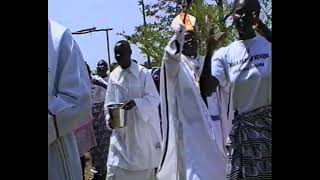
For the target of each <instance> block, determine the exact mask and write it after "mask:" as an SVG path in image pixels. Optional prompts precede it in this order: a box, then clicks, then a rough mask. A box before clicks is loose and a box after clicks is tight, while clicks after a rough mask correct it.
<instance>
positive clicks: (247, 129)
mask: <svg viewBox="0 0 320 180" xmlns="http://www.w3.org/2000/svg"><path fill="white" fill-rule="evenodd" d="M271 110H272V108H271V106H264V107H262V108H258V109H256V110H253V111H250V112H248V113H243V114H240V115H237V116H235V119H234V120H233V121H232V124H233V127H232V130H231V133H230V138H229V142H228V144H227V149H228V157H229V162H228V166H227V171H228V175H227V179H229V180H257V179H272V160H271V159H272V135H271V134H272V128H271V127H272V115H271Z"/></svg>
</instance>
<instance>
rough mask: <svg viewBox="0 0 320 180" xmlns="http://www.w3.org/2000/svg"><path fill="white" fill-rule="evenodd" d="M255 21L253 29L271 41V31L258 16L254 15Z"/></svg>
mask: <svg viewBox="0 0 320 180" xmlns="http://www.w3.org/2000/svg"><path fill="white" fill-rule="evenodd" d="M255 21H256V25H255V26H254V29H255V30H256V31H257V32H258V33H259V34H261V35H262V36H263V37H265V38H266V39H267V40H268V41H269V42H270V43H271V42H272V31H271V30H270V29H269V28H268V27H267V25H265V24H264V23H263V22H262V21H261V20H260V19H259V18H256V17H255Z"/></svg>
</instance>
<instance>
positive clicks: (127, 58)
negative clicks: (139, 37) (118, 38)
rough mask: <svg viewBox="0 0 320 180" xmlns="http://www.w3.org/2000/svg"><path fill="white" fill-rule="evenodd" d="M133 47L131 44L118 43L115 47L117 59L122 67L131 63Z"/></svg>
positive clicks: (126, 66) (125, 67) (124, 67)
mask: <svg viewBox="0 0 320 180" xmlns="http://www.w3.org/2000/svg"><path fill="white" fill-rule="evenodd" d="M131 53H132V51H131V48H130V45H129V44H116V46H115V48H114V54H115V59H116V61H117V62H118V64H119V65H120V67H121V68H122V69H127V68H128V67H130V65H131Z"/></svg>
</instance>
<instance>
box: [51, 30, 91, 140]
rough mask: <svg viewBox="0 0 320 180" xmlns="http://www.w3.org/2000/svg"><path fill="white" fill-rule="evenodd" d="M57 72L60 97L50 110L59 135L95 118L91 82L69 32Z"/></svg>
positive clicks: (63, 41)
mask: <svg viewBox="0 0 320 180" xmlns="http://www.w3.org/2000/svg"><path fill="white" fill-rule="evenodd" d="M59 51H60V53H59V57H58V66H57V73H56V79H57V83H56V88H57V94H56V96H53V97H51V98H52V99H51V102H52V103H51V104H50V105H49V106H48V110H49V112H50V113H51V114H53V115H54V116H55V121H56V129H57V131H58V134H59V136H64V135H65V134H67V133H70V132H72V130H73V129H75V128H77V127H79V126H81V125H82V123H84V122H86V121H87V120H88V119H90V118H91V106H90V104H91V100H90V80H89V76H88V71H87V69H86V65H85V62H84V59H83V56H82V53H81V51H80V48H79V47H78V45H77V44H76V42H75V41H74V39H73V38H72V36H71V33H70V31H69V30H68V31H66V32H65V33H64V35H63V37H62V39H61V43H60V48H59Z"/></svg>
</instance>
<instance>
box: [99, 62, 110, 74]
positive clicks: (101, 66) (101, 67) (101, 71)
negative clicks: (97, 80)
mask: <svg viewBox="0 0 320 180" xmlns="http://www.w3.org/2000/svg"><path fill="white" fill-rule="evenodd" d="M107 71H108V64H107V63H106V62H105V61H103V60H100V61H99V62H98V64H97V74H98V75H99V76H106V75H107Z"/></svg>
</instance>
